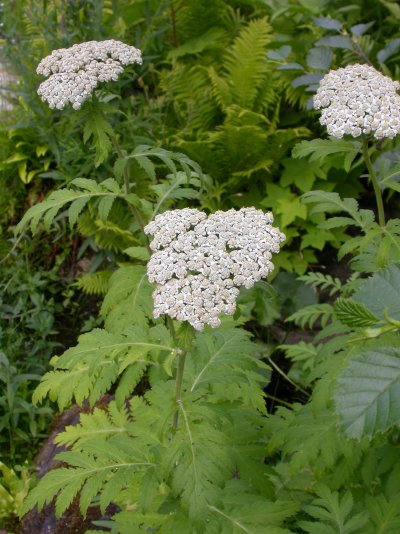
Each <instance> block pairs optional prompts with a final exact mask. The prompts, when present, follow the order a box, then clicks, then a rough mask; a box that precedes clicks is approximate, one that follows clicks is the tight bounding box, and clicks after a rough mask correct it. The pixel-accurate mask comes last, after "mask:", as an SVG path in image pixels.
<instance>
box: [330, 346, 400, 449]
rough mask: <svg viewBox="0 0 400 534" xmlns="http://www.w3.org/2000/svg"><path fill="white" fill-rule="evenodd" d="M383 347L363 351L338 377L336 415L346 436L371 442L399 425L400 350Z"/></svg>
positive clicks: (397, 347) (396, 347)
mask: <svg viewBox="0 0 400 534" xmlns="http://www.w3.org/2000/svg"><path fill="white" fill-rule="evenodd" d="M380 344H381V345H383V346H378V347H376V346H375V345H374V348H371V349H364V350H362V351H360V352H359V353H358V354H357V356H355V357H353V358H352V359H351V360H350V361H349V363H348V365H347V367H346V368H345V369H344V370H343V371H342V373H341V374H340V376H339V379H338V383H337V387H336V390H335V403H336V411H337V414H338V416H339V420H340V425H341V427H342V429H343V431H344V432H345V434H346V435H347V436H349V437H352V438H357V439H360V438H361V437H362V436H368V437H369V438H372V437H373V436H374V435H375V434H377V433H378V432H384V431H386V430H388V429H389V428H390V427H391V426H393V425H399V424H400V348H399V346H398V344H397V346H395V347H391V346H385V345H384V341H383V339H382V340H381V342H380Z"/></svg>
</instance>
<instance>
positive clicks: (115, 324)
mask: <svg viewBox="0 0 400 534" xmlns="http://www.w3.org/2000/svg"><path fill="white" fill-rule="evenodd" d="M152 293H153V286H152V285H151V284H150V283H149V282H148V280H147V274H146V267H144V266H141V265H129V266H124V267H120V268H119V269H118V270H117V271H115V273H114V274H113V275H112V277H111V278H110V289H109V291H108V293H107V295H106V297H105V299H104V302H103V304H102V307H101V314H102V316H103V317H104V318H105V324H106V328H107V329H108V330H109V331H110V332H120V331H121V330H124V329H125V328H128V327H129V326H130V325H131V324H132V323H133V322H134V323H135V324H137V325H139V326H142V327H145V326H147V324H148V319H149V318H151V317H152V313H153V303H152V297H151V295H152Z"/></svg>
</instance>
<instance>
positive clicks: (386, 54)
mask: <svg viewBox="0 0 400 534" xmlns="http://www.w3.org/2000/svg"><path fill="white" fill-rule="evenodd" d="M399 50H400V38H398V37H397V38H396V39H392V40H391V41H389V42H388V43H387V44H386V46H385V48H382V50H379V52H378V53H377V54H376V57H377V58H378V60H379V62H380V63H385V61H386V60H387V59H389V58H390V56H393V54H396V53H397V52H398V51H399Z"/></svg>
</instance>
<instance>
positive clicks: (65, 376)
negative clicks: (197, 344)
mask: <svg viewBox="0 0 400 534" xmlns="http://www.w3.org/2000/svg"><path fill="white" fill-rule="evenodd" d="M78 341H79V342H78V345H76V346H75V347H71V348H70V349H68V350H67V351H66V352H64V354H63V355H62V356H60V357H59V358H57V359H56V360H55V362H54V364H53V365H54V371H49V372H47V373H46V374H45V375H44V376H43V379H42V381H41V383H40V384H39V386H38V387H37V388H36V390H35V392H34V395H33V398H32V400H33V402H34V403H38V402H41V401H42V400H43V398H44V397H46V396H48V397H49V398H50V399H51V400H53V401H57V403H58V405H59V407H60V410H62V409H64V408H65V407H66V406H68V405H69V404H71V403H72V401H73V400H75V401H76V402H77V403H78V404H82V403H83V401H84V400H85V399H87V400H88V401H89V403H90V404H91V405H93V404H94V402H95V401H96V400H98V399H99V398H100V397H101V395H103V394H104V393H106V392H107V391H108V390H109V389H110V387H111V386H112V385H113V384H114V383H115V382H116V381H117V379H118V378H119V376H120V375H122V379H121V380H123V378H124V376H123V373H124V372H129V366H131V365H132V366H134V367H135V371H134V372H132V371H131V372H130V373H129V378H130V379H131V382H130V384H129V388H128V389H127V388H126V385H125V384H124V383H123V390H122V391H120V392H119V393H118V395H119V400H120V401H122V400H124V399H122V396H123V395H122V392H123V393H126V394H130V393H131V392H132V390H133V389H134V388H135V386H136V384H137V383H138V382H139V380H140V378H141V377H142V374H143V372H144V370H145V369H146V367H147V365H149V363H150V362H151V361H152V355H153V354H159V353H160V351H167V352H171V351H172V350H173V347H172V344H171V339H170V338H169V336H166V335H165V333H164V334H163V336H162V339H161V341H160V329H159V328H158V329H150V330H149V329H144V328H143V327H138V326H136V327H130V329H129V330H127V331H126V332H124V333H118V334H116V333H109V332H107V331H106V330H101V329H95V330H93V331H92V332H89V333H87V334H83V335H82V336H80V337H79V340H78ZM125 370H126V371H125Z"/></svg>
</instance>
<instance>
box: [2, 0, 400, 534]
mask: <svg viewBox="0 0 400 534" xmlns="http://www.w3.org/2000/svg"><path fill="white" fill-rule="evenodd" d="M0 21H1V23H2V26H1V29H0V32H1V61H2V64H3V65H4V66H5V68H8V69H9V70H10V71H12V73H13V74H14V76H15V81H14V82H13V83H11V85H9V86H8V87H7V88H6V89H5V93H4V95H5V97H7V98H9V99H10V101H11V102H12V104H13V109H12V111H5V112H0V113H1V115H0V117H1V125H0V126H1V127H0V178H1V185H0V187H1V195H0V207H1V210H0V251H1V256H2V259H1V260H0V261H1V264H0V287H1V296H0V370H1V376H0V384H1V389H0V430H1V435H0V440H1V441H0V443H1V455H0V526H1V527H4V528H7V529H8V531H9V532H17V531H18V521H19V520H18V519H17V516H18V514H22V513H25V512H27V511H28V510H29V509H30V508H31V507H33V506H34V505H36V504H39V505H43V504H45V503H46V502H47V503H49V502H51V501H52V499H53V498H54V497H55V496H56V501H55V502H56V504H55V506H56V512H57V514H62V513H66V514H68V508H69V506H70V504H71V503H72V502H73V504H74V505H76V501H74V498H75V496H76V495H78V500H79V503H80V508H81V512H82V513H83V514H85V512H86V511H87V510H88V508H90V507H93V506H100V509H101V511H102V512H103V511H104V510H105V509H106V508H107V506H108V505H109V503H113V504H114V505H116V507H117V509H118V510H119V512H118V513H117V514H116V515H115V516H114V518H113V520H107V521H105V520H103V521H98V522H97V523H96V522H95V523H94V524H93V530H91V531H90V532H95V531H96V532H97V531H99V530H95V529H96V526H97V527H98V528H103V529H106V530H107V531H111V532H114V533H122V534H124V533H126V534H131V533H132V532H161V533H178V534H180V533H185V534H186V533H188V532H193V533H203V532H206V533H211V534H212V533H236V532H248V533H258V532H259V533H265V532H268V533H271V534H274V533H284V532H296V533H297V532H298V533H302V532H308V533H310V534H334V533H339V532H340V533H346V534H350V533H355V534H357V533H358V534H368V533H371V534H375V533H380V534H395V533H397V532H398V531H399V529H400V512H399V503H400V484H399V476H398V469H399V467H398V465H399V462H398V460H399V455H400V448H399V432H398V425H399V422H400V406H399V401H398V399H399V393H400V363H399V362H400V353H399V334H398V330H399V326H400V322H399V321H400V293H399V287H400V284H399V282H400V220H399V219H398V218H397V217H398V216H399V212H398V193H399V176H400V164H399V153H400V152H399V141H398V139H397V138H395V139H393V140H383V141H382V140H380V141H376V140H375V139H373V138H372V137H370V138H365V139H364V140H363V139H361V138H356V139H355V138H353V137H350V136H345V137H344V138H343V139H334V138H329V137H328V136H327V135H326V132H325V130H324V128H323V127H322V126H321V125H320V124H319V122H318V114H317V112H315V111H314V110H313V109H312V96H313V94H314V93H315V91H316V89H317V87H318V83H319V81H320V80H321V79H322V77H323V76H324V75H325V74H326V73H327V72H328V71H329V70H330V69H336V68H339V67H344V66H346V65H349V64H352V63H370V64H372V65H373V66H374V67H375V68H377V69H378V70H380V71H381V72H383V73H384V74H385V75H387V76H389V77H391V78H392V79H394V80H396V79H398V78H399V66H398V59H399V55H400V34H399V30H398V23H399V21H400V9H399V7H398V4H397V3H396V2H391V1H390V0H380V1H379V2H376V1H372V0H371V1H365V2H354V4H348V2H344V1H341V0H301V1H299V2H298V1H294V0H285V1H281V0H279V1H278V0H276V1H274V0H226V1H223V0H213V1H212V2H210V1H209V0H185V1H179V0H166V1H161V2H160V1H159V0H157V1H156V0H137V1H134V2H132V1H128V0H103V1H100V0H90V1H80V0H74V1H72V2H63V1H61V0H60V1H58V0H57V1H54V2H46V1H44V0H43V1H40V0H32V1H28V0H14V1H13V2H9V3H6V4H2V7H1V10H0ZM107 38H114V39H120V40H121V41H124V42H126V43H128V44H132V45H134V46H137V47H139V48H141V49H142V52H143V66H141V67H137V66H135V67H128V68H127V69H126V70H125V72H124V74H123V75H122V76H121V77H120V79H119V81H118V82H114V83H112V84H108V85H105V86H103V87H101V89H99V90H98V91H97V92H96V95H95V97H94V98H93V99H91V100H90V101H88V102H87V103H86V104H84V106H83V107H82V109H81V110H79V111H72V110H71V109H65V110H63V111H54V110H50V109H49V108H48V107H47V105H46V104H45V103H43V102H42V101H41V100H40V99H39V97H38V96H37V94H36V89H37V86H38V83H40V81H42V80H41V79H40V77H39V76H37V75H36V74H35V70H36V65H37V63H38V62H39V60H40V59H41V58H42V57H44V56H46V55H47V54H49V53H50V52H51V51H52V50H53V49H56V48H61V47H68V46H71V45H72V44H74V43H77V42H82V41H87V40H92V39H93V40H102V39H107ZM2 98H3V96H2ZM374 178H375V179H376V180H377V182H378V183H379V188H380V190H381V192H382V194H383V200H384V209H385V213H386V221H385V223H384V224H379V221H378V218H377V212H376V209H375V196H374V190H373V187H372V182H373V179H374ZM244 206H254V207H256V208H258V209H263V210H265V211H267V210H271V211H272V212H273V214H274V217H275V223H274V224H275V225H276V226H279V227H280V229H281V230H282V231H283V232H284V233H285V234H286V241H285V244H284V246H283V249H282V251H281V252H280V253H279V254H278V255H277V256H276V257H274V264H275V271H274V275H273V276H272V277H271V278H270V280H269V282H268V283H267V282H263V281H262V282H259V283H257V284H256V285H255V286H253V287H252V288H251V289H247V290H243V291H241V293H240V296H239V300H238V309H237V312H236V313H235V315H234V316H233V317H228V318H226V317H225V318H224V319H223V322H222V325H221V326H220V327H219V328H218V329H215V330H213V329H211V328H208V327H207V328H206V329H205V330H204V331H203V332H197V333H194V332H192V330H191V329H190V328H189V327H188V325H187V324H180V323H178V322H176V321H175V322H174V323H175V325H174V328H172V329H171V324H168V323H167V324H166V323H165V321H164V319H162V318H161V319H157V320H155V319H154V318H153V316H152V299H151V293H152V285H151V284H150V283H149V282H148V281H147V278H146V274H145V272H146V267H145V266H146V263H147V260H148V257H149V253H148V241H147V237H146V236H145V234H144V233H143V231H142V229H143V225H144V224H146V223H148V222H149V221H150V220H151V219H152V218H153V217H154V216H155V215H156V214H157V213H161V212H163V211H165V210H168V209H179V208H184V207H195V208H198V209H202V210H204V211H206V212H214V211H216V210H227V209H230V208H232V207H234V208H241V207H244ZM380 222H381V223H382V221H380ZM79 335H80V337H79V339H78V336H79ZM184 352H187V356H186V364H185V370H184V373H183V377H181V378H182V383H181V384H180V387H181V391H180V396H177V389H176V383H177V382H178V379H177V375H178V376H179V373H180V371H179V369H180V364H179V362H181V355H182V353H184ZM182 365H183V364H182ZM108 393H111V395H112V399H113V400H112V401H111V402H110V403H109V404H108V405H107V406H106V407H104V403H103V404H102V406H101V407H95V408H94V409H93V411H92V412H91V413H85V414H84V415H82V417H81V419H80V423H79V425H78V426H75V427H68V428H67V429H66V431H65V432H63V433H61V434H60V435H59V436H58V438H57V442H58V444H61V445H65V446H66V447H67V449H68V450H67V452H63V453H62V454H60V456H59V458H60V460H62V461H63V462H65V464H64V466H63V467H61V468H59V469H55V470H52V471H51V472H50V473H49V474H48V475H46V476H45V477H44V478H42V479H41V480H40V481H39V482H38V480H37V479H36V477H35V472H34V467H33V466H34V457H35V455H36V454H37V451H38V447H39V446H40V440H41V439H42V438H44V437H45V436H46V435H47V429H48V428H49V425H50V421H51V419H52V417H53V416H54V414H55V413H56V412H57V411H58V410H64V409H66V408H68V407H70V406H71V404H73V403H77V404H78V405H82V404H84V403H86V402H89V405H90V406H91V407H93V406H94V405H95V404H96V402H97V401H100V402H101V399H102V398H103V395H105V394H108ZM32 394H33V400H32ZM177 400H178V401H179V402H178V407H179V409H178V412H177V408H176V406H177V402H176V401H177ZM177 414H178V415H177ZM28 489H31V491H30V493H29V496H28V497H27V494H28ZM22 502H24V504H22V508H21V503H22ZM88 532H89V531H88Z"/></svg>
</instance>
